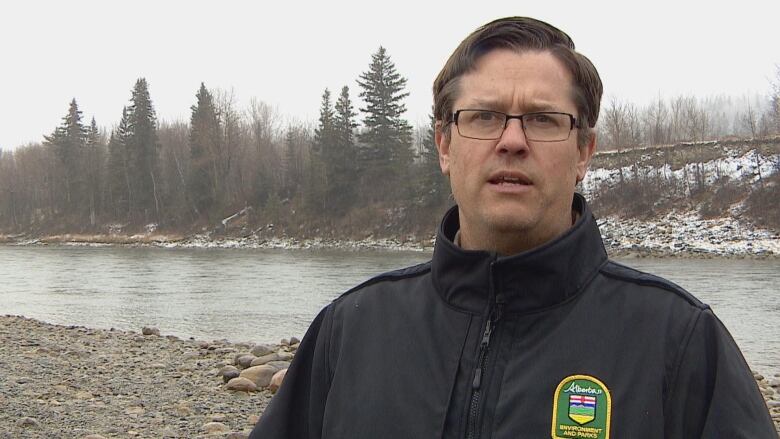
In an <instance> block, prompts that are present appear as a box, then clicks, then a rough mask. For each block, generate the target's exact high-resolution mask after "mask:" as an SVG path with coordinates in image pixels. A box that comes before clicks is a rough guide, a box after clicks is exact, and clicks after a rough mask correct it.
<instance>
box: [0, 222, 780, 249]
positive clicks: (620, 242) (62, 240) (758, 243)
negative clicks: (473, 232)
mask: <svg viewBox="0 0 780 439" xmlns="http://www.w3.org/2000/svg"><path fill="white" fill-rule="evenodd" d="M598 224H599V228H600V229H601V235H602V238H603V240H604V245H605V246H606V248H607V252H608V253H609V254H610V256H612V257H682V258H760V259H763V258H780V232H778V231H775V230H768V229H763V228H760V227H757V226H755V225H753V224H750V223H747V222H744V221H741V220H738V219H734V218H730V217H728V218H714V219H702V218H700V217H699V216H698V215H696V214H694V213H678V212H672V213H668V214H666V215H664V216H662V217H659V218H656V219H653V220H639V219H632V218H630V219H626V218H619V217H614V216H610V217H606V218H601V219H599V220H598ZM434 242H435V237H434V236H433V235H431V236H424V237H420V236H411V235H410V236H404V237H386V238H378V237H373V236H369V237H366V238H363V239H336V238H321V237H308V238H306V237H290V236H275V235H274V234H273V233H269V232H268V231H265V232H259V233H251V234H248V235H246V236H229V235H220V234H212V233H204V234H195V235H190V236H184V235H180V234H165V233H161V232H159V231H155V232H149V233H142V234H133V235H123V234H118V233H109V234H94V235H87V234H62V235H46V236H30V235H24V234H19V235H2V234H0V244H6V245H84V246H102V245H127V246H155V247H163V248H173V247H182V248H264V249H323V248H336V249H344V250H366V249H384V250H401V251H431V250H432V249H433V245H434Z"/></svg>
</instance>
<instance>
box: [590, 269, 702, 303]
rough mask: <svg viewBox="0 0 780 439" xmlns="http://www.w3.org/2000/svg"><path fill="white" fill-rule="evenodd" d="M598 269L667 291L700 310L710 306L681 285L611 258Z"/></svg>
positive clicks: (617, 278)
mask: <svg viewBox="0 0 780 439" xmlns="http://www.w3.org/2000/svg"><path fill="white" fill-rule="evenodd" d="M600 271H601V273H602V274H603V275H604V276H607V277H609V278H612V279H616V280H621V281H624V282H629V283H632V284H635V285H640V286H647V287H656V288H660V289H662V290H665V291H668V292H670V293H672V294H674V295H676V296H677V297H679V298H680V299H682V300H683V301H685V302H687V303H688V304H689V305H691V306H693V307H694V308H698V309H700V310H706V309H709V308H710V307H709V305H707V304H705V303H703V302H702V301H700V300H699V299H697V298H696V297H695V296H693V295H692V294H691V293H689V292H688V291H686V290H685V289H684V288H683V287H681V286H679V285H677V284H675V283H674V282H672V281H670V280H668V279H664V278H662V277H660V276H656V275H654V274H650V273H645V272H644V271H640V270H637V269H635V268H631V267H629V266H626V265H623V264H620V263H618V262H615V261H613V260H611V259H610V260H609V261H607V263H606V264H604V265H603V266H602V267H601V270H600Z"/></svg>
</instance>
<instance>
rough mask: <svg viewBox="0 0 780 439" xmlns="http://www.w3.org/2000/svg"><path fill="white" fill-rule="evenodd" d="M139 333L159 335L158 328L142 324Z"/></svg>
mask: <svg viewBox="0 0 780 439" xmlns="http://www.w3.org/2000/svg"><path fill="white" fill-rule="evenodd" d="M141 334H143V335H157V336H159V335H160V330H159V329H157V328H153V327H150V326H144V327H143V328H141Z"/></svg>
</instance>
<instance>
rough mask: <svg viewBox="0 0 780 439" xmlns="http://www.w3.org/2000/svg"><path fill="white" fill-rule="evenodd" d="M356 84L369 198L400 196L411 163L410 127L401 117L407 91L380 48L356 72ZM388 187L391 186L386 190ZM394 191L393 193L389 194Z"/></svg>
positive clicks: (404, 107)
mask: <svg viewBox="0 0 780 439" xmlns="http://www.w3.org/2000/svg"><path fill="white" fill-rule="evenodd" d="M358 84H359V85H360V87H361V88H362V89H363V90H362V91H361V92H360V97H361V98H363V100H364V101H365V103H366V106H365V108H361V109H360V111H362V112H363V113H365V118H364V119H363V124H364V125H365V127H366V131H365V132H363V133H361V135H360V136H359V137H360V141H361V142H362V143H363V154H362V155H363V163H364V165H365V166H366V168H367V169H365V171H366V172H365V173H364V176H365V177H367V179H368V180H367V183H368V182H371V183H372V187H373V191H374V193H373V196H372V198H374V199H376V198H380V199H381V198H386V197H388V196H391V197H392V196H398V195H402V193H401V191H398V190H397V188H399V187H402V186H403V185H402V183H403V182H404V180H405V177H406V174H407V170H408V168H409V165H411V163H412V151H411V143H412V136H411V133H412V128H411V126H410V125H409V122H407V121H406V120H405V119H404V118H403V114H404V113H405V112H406V106H405V105H404V104H403V103H402V101H403V99H404V98H406V97H407V96H408V95H409V93H407V92H404V88H405V87H406V78H403V77H402V76H401V75H400V74H399V73H398V72H397V71H396V68H395V64H394V63H393V62H392V61H391V60H390V56H389V55H388V54H387V52H386V51H385V48H384V47H381V46H380V47H379V50H378V51H377V52H376V53H375V54H373V55H372V56H371V64H370V65H369V69H368V71H366V72H364V73H363V74H361V75H360V80H358ZM389 189H395V190H394V191H390V190H389ZM393 192H394V193H393Z"/></svg>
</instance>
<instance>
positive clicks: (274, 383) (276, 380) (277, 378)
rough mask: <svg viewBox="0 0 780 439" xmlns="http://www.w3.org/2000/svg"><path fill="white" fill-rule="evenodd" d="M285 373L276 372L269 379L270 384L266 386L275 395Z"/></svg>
mask: <svg viewBox="0 0 780 439" xmlns="http://www.w3.org/2000/svg"><path fill="white" fill-rule="evenodd" d="M286 373H287V369H282V370H280V371H279V372H276V373H275V374H274V376H273V377H272V378H271V383H270V384H269V385H268V389H269V390H270V391H271V392H273V393H276V391H277V390H279V387H281V385H282V381H284V375H285V374H286Z"/></svg>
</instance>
